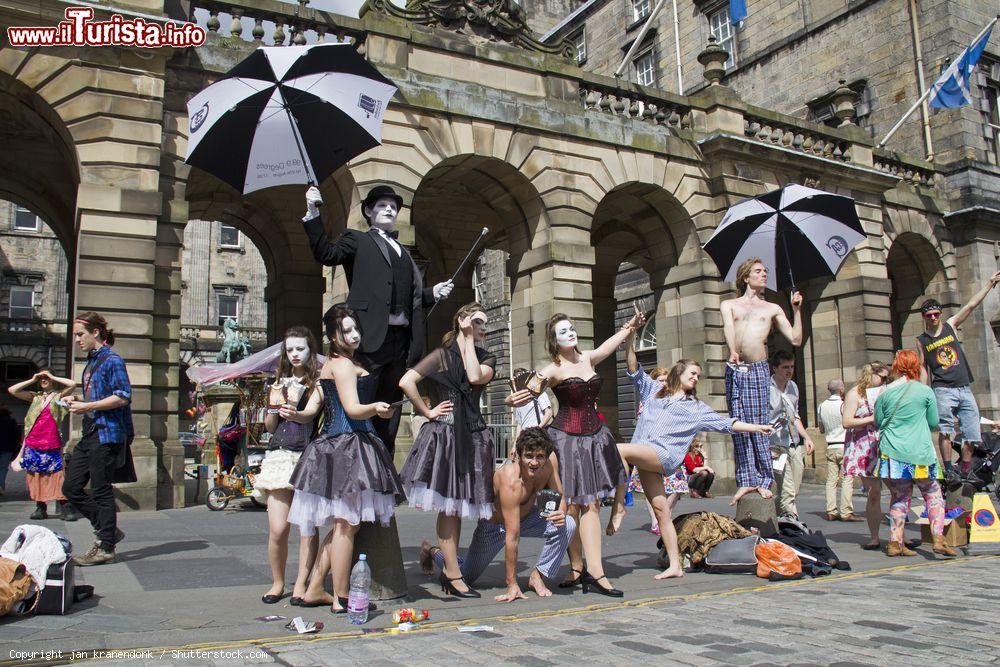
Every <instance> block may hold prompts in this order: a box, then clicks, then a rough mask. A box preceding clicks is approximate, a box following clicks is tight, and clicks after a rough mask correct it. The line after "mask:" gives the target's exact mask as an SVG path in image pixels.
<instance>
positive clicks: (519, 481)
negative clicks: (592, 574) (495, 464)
mask: <svg viewBox="0 0 1000 667" xmlns="http://www.w3.org/2000/svg"><path fill="white" fill-rule="evenodd" d="M542 489H552V490H554V491H556V492H557V493H558V494H559V496H560V497H562V483H561V482H560V481H559V463H558V461H557V459H556V455H555V452H554V449H553V444H552V439H551V438H549V436H548V434H547V433H546V432H545V430H544V429H542V428H538V427H531V428H526V429H524V430H523V431H521V434H520V435H519V436H518V438H517V442H516V443H515V444H514V458H513V460H510V461H505V462H504V463H503V465H501V466H500V467H499V468H497V470H496V472H494V473H493V492H494V497H495V498H496V501H497V503H498V504H499V509H498V510H497V511H495V512H494V514H493V517H492V518H491V519H483V520H481V521H480V522H479V525H478V526H476V532H475V533H474V534H473V535H472V542H471V543H470V544H469V549H468V551H467V552H466V554H465V558H460V559H459V564H460V566H461V571H462V576H463V577H464V578H465V582H466V583H467V584H469V585H470V586H471V585H473V584H474V583H475V582H476V580H477V579H478V578H479V577H480V575H482V573H483V571H485V570H486V567H487V566H488V565H489V564H490V562H492V561H493V558H494V557H496V555H497V553H499V551H500V549H504V565H505V566H506V571H507V591H506V592H505V593H504V594H503V595H497V596H496V597H495V598H494V600H496V601H497V602H513V601H514V600H518V599H521V600H523V599H525V597H524V593H523V592H522V591H521V587H520V585H519V584H518V582H517V548H518V545H519V543H520V538H521V537H541V538H543V539H544V540H545V544H544V546H543V547H542V552H541V553H540V554H539V555H538V563H537V564H536V565H535V567H534V568H533V569H532V570H531V575H530V576H529V577H528V588H530V589H531V590H533V591H535V593H536V594H537V595H538V596H539V597H549V596H551V595H552V591H550V590H549V589H548V587H547V586H546V585H545V579H550V580H551V579H555V578H556V577H557V575H558V574H559V568H560V566H561V565H562V558H563V554H564V553H565V552H566V547H567V545H569V541H570V538H572V537H573V531H574V530H575V529H576V524H575V523H574V521H573V517H570V516H566V499H565V498H561V500H560V501H559V504H558V505H557V506H556V507H555V508H554V509H551V510H549V511H544V510H545V509H546V508H542V510H543V511H544V514H545V516H542V512H540V509H539V508H538V507H536V500H537V496H538V492H539V491H541V490H542ZM435 565H436V566H437V567H439V568H440V567H443V566H444V558H443V557H442V555H441V550H440V549H438V548H437V547H435V546H432V545H431V543H430V541H428V540H424V541H423V543H422V544H421V546H420V566H421V568H422V569H423V572H424V574H427V575H431V574H434V566H435Z"/></svg>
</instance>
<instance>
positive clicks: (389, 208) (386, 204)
mask: <svg viewBox="0 0 1000 667" xmlns="http://www.w3.org/2000/svg"><path fill="white" fill-rule="evenodd" d="M370 210H371V223H372V225H373V226H375V227H377V228H379V229H381V230H382V231H386V232H389V231H392V228H393V226H394V225H395V224H396V216H398V215H399V208H398V207H397V206H396V200H395V199H392V198H390V197H380V198H379V199H376V200H375V203H374V204H372V206H371V209H370Z"/></svg>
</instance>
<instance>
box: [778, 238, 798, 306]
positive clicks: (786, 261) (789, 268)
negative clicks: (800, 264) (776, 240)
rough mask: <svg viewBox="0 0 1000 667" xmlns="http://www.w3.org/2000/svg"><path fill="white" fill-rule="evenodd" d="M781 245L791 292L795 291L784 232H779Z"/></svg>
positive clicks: (790, 260)
mask: <svg viewBox="0 0 1000 667" xmlns="http://www.w3.org/2000/svg"><path fill="white" fill-rule="evenodd" d="M781 247H782V249H783V250H784V251H785V264H787V265H788V280H789V282H791V283H792V293H793V294H794V293H795V292H796V289H795V276H794V275H792V258H791V256H790V255H789V254H788V242H787V241H786V240H785V233H784V232H782V234H781Z"/></svg>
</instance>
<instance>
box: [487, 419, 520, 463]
mask: <svg viewBox="0 0 1000 667" xmlns="http://www.w3.org/2000/svg"><path fill="white" fill-rule="evenodd" d="M486 428H487V429H489V431H490V435H491V436H492V437H493V458H494V459H496V461H497V463H499V462H500V461H503V460H505V459H506V458H507V456H508V455H509V454H510V448H511V446H512V445H513V444H514V423H513V421H512V420H511V418H510V417H500V416H498V415H490V416H488V417H487V418H486Z"/></svg>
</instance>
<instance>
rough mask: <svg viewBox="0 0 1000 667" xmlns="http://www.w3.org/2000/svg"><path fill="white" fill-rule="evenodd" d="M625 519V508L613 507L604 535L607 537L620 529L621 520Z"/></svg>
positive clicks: (621, 506)
mask: <svg viewBox="0 0 1000 667" xmlns="http://www.w3.org/2000/svg"><path fill="white" fill-rule="evenodd" d="M624 518H625V507H624V505H618V506H615V507H614V508H613V509H612V510H611V518H610V519H608V527H607V528H606V529H605V531H604V532H605V533H607V534H608V535H614V534H615V533H617V532H618V531H619V530H621V527H622V520H623V519H624Z"/></svg>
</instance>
